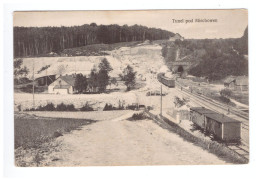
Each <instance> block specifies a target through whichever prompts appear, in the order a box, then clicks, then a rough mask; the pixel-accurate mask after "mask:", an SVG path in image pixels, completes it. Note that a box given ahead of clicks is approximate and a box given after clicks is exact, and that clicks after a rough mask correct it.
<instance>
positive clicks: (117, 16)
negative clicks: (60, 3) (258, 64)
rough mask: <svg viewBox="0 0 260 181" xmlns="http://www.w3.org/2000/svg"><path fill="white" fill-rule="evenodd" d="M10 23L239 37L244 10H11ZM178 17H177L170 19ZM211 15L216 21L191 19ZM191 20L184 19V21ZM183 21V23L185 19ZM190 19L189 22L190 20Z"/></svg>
mask: <svg viewBox="0 0 260 181" xmlns="http://www.w3.org/2000/svg"><path fill="white" fill-rule="evenodd" d="M13 17H14V18H13V19H14V22H13V25H14V26H24V27H44V26H74V25H83V24H90V23H92V22H95V23H96V24H98V25H100V24H104V25H108V24H118V25H124V24H127V25H129V26H130V25H134V24H138V25H143V26H147V27H154V28H161V29H164V30H168V31H171V32H173V33H179V34H180V35H182V36H183V37H184V38H186V39H191V38H194V39H204V38H209V39H211V38H239V37H241V36H242V35H243V33H244V30H245V28H246V27H247V26H248V11H247V10H245V9H236V10H150V11H149V10H145V11H144V10H140V11H31V12H30V11H27V12H26V11H24V12H14V14H13ZM173 19H175V20H180V21H178V22H177V21H174V22H173ZM195 19H207V20H208V19H214V20H216V22H195ZM189 20H190V21H191V22H188V21H189ZM186 21H187V23H186ZM192 21H193V22H192Z"/></svg>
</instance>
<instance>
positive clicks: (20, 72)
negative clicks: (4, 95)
mask: <svg viewBox="0 0 260 181" xmlns="http://www.w3.org/2000/svg"><path fill="white" fill-rule="evenodd" d="M22 64H23V59H17V60H15V61H14V83H15V84H20V83H23V82H28V80H29V79H28V78H27V77H26V76H27V75H28V73H29V69H28V68H27V67H26V66H24V67H21V66H22ZM24 80H26V81H24Z"/></svg>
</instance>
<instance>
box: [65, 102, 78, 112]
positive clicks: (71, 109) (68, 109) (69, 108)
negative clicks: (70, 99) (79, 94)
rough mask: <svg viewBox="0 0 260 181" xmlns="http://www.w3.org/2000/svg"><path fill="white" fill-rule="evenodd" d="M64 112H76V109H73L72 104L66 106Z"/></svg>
mask: <svg viewBox="0 0 260 181" xmlns="http://www.w3.org/2000/svg"><path fill="white" fill-rule="evenodd" d="M66 110H67V111H76V109H75V107H74V105H73V104H69V105H67V109H66Z"/></svg>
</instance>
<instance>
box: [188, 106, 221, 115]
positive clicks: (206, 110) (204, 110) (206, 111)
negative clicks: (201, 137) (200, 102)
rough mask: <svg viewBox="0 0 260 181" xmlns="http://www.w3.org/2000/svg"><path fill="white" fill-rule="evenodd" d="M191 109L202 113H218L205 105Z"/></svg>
mask: <svg viewBox="0 0 260 181" xmlns="http://www.w3.org/2000/svg"><path fill="white" fill-rule="evenodd" d="M190 109H191V110H193V111H196V112H198V113H200V114H217V113H216V112H214V111H212V110H210V109H206V108H205V107H191V108H190Z"/></svg>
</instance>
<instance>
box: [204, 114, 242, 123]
mask: <svg viewBox="0 0 260 181" xmlns="http://www.w3.org/2000/svg"><path fill="white" fill-rule="evenodd" d="M204 115H205V116H206V117H208V118H210V119H213V120H215V121H217V122H219V123H240V121H238V120H235V119H232V118H230V117H227V116H225V115H224V114H218V113H216V114H208V113H206V114H204Z"/></svg>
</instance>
